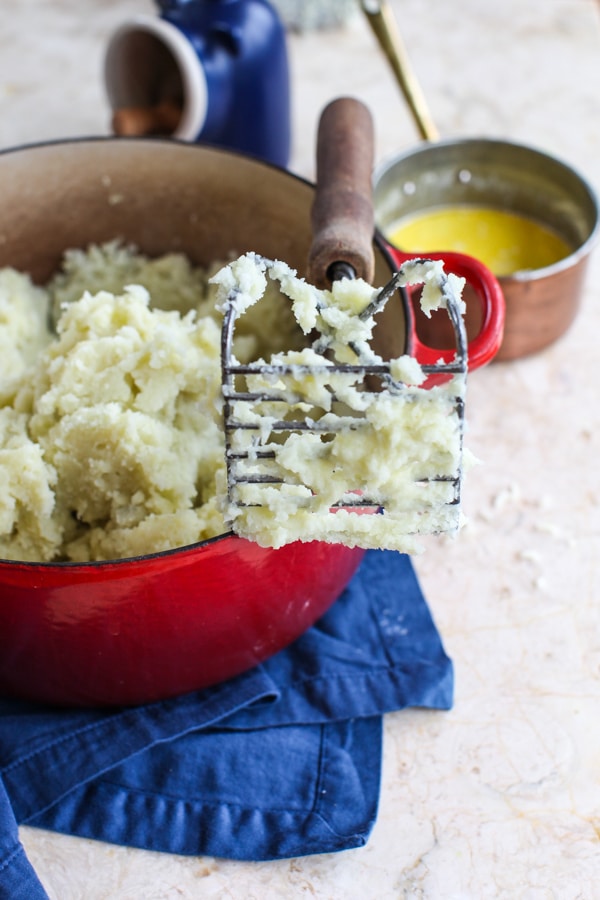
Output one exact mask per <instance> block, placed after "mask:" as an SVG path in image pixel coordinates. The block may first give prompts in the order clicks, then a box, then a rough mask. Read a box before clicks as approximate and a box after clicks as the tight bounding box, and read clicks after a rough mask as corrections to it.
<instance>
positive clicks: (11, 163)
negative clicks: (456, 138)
mask: <svg viewBox="0 0 600 900" xmlns="http://www.w3.org/2000/svg"><path fill="white" fill-rule="evenodd" d="M0 195H1V196H2V204H1V205H0V235H1V236H2V240H1V241H0V266H14V267H15V268H17V269H19V270H22V271H27V272H29V273H30V274H31V275H32V277H33V278H34V280H35V281H36V282H38V283H42V284H43V283H44V282H45V281H46V280H47V279H48V278H49V276H50V275H51V274H52V273H53V272H54V271H55V270H56V269H57V267H58V266H59V263H60V260H61V257H62V254H63V252H64V250H65V249H67V248H70V247H86V246H87V245H89V244H90V243H102V242H105V241H108V240H112V239H115V238H121V239H122V240H123V241H125V242H131V243H134V244H135V245H136V246H137V247H138V248H139V249H140V250H141V251H142V252H144V253H146V254H148V255H151V256H155V255H159V254H162V253H166V252H170V251H181V252H183V253H186V254H187V255H188V256H189V257H190V259H191V260H192V261H193V262H194V263H196V264H199V265H207V264H208V263H211V262H213V261H215V260H223V259H226V258H227V257H228V256H229V255H230V254H231V253H232V252H233V253H235V254H238V253H243V252H245V251H248V250H255V251H257V252H258V253H261V254H263V255H265V256H267V257H271V258H277V259H282V260H285V261H286V262H287V263H289V264H290V265H291V266H293V267H294V268H296V269H298V271H299V273H300V274H302V273H303V271H304V267H305V263H306V260H307V256H308V251H309V247H310V240H311V233H310V207H311V203H312V197H313V186H312V185H311V184H310V183H308V182H307V181H305V180H303V179H301V178H298V177H296V176H294V175H292V174H290V173H289V172H286V171H284V170H282V169H279V168H277V167H274V166H271V165H268V164H266V163H264V162H260V161H257V160H254V159H252V158H249V157H246V156H243V155H239V154H236V153H231V152H227V151H222V150H217V149H214V148H209V147H204V146H202V145H190V144H180V143H178V142H176V141H173V140H164V141H162V140H156V141H154V140H144V139H131V140H130V139H123V138H118V139H117V138H98V139H82V140H74V141H61V142H56V143H49V144H41V145H33V146H27V147H21V148H17V149H14V150H10V151H7V152H4V153H2V154H0ZM375 252H376V279H375V283H376V284H384V283H385V282H386V281H387V280H388V279H389V277H390V275H391V273H392V271H393V269H394V265H395V264H396V263H397V262H398V261H401V258H400V257H399V256H398V255H396V257H393V256H392V252H391V251H390V249H389V248H388V247H387V246H386V245H385V243H384V242H383V241H382V240H381V239H380V238H379V237H378V238H377V239H376V241H375ZM444 259H445V260H446V262H447V266H446V268H447V270H449V271H454V272H456V273H457V274H460V275H464V276H465V277H466V278H467V280H468V282H469V285H470V289H471V290H472V291H473V293H474V295H475V296H476V297H477V299H478V301H479V330H478V333H477V334H474V335H473V336H472V337H471V340H470V344H469V354H470V367H471V368H476V367H477V366H480V365H482V364H484V363H486V362H488V361H489V360H490V359H492V357H493V356H494V354H495V353H496V351H497V349H498V347H499V345H500V341H501V337H502V327H503V313H504V305H503V298H502V294H501V292H500V290H499V287H498V283H497V281H496V280H495V278H494V277H493V276H492V275H491V274H490V273H489V272H488V271H487V270H486V269H485V268H484V267H483V266H481V265H480V264H479V263H477V262H476V261H475V260H470V259H469V258H468V257H461V256H457V255H450V254H448V255H446V256H444ZM381 318H382V321H381V322H380V323H378V325H377V328H376V332H377V337H376V340H378V341H379V346H378V347H377V349H378V350H379V351H380V352H381V353H382V354H383V355H384V356H385V355H387V354H390V355H391V354H394V355H398V354H399V353H402V352H408V353H411V354H412V355H414V356H416V357H417V359H419V360H420V361H422V362H430V361H432V359H433V360H437V359H439V357H440V355H441V354H440V350H439V349H435V350H433V349H431V348H429V347H427V346H426V345H425V344H423V343H422V342H421V340H420V339H419V337H418V335H417V330H416V326H415V316H414V313H413V304H412V302H411V297H410V295H408V294H402V293H399V294H398V295H397V300H396V298H394V300H393V301H391V302H390V303H388V305H387V307H386V310H385V311H384V313H383V314H382V317H381ZM447 352H448V353H453V350H452V351H451V350H448V351H447ZM361 558H362V551H361V550H357V549H348V548H346V547H342V546H338V545H330V544H325V543H321V542H312V543H300V542H297V543H293V544H290V545H288V546H286V547H282V548H281V549H278V550H271V549H265V548H261V547H259V546H258V545H255V544H253V543H251V542H249V541H246V540H243V539H241V538H238V537H237V536H235V535H233V534H230V533H227V534H223V535H221V536H219V537H216V538H214V539H211V540H208V541H203V542H201V543H197V544H193V545H191V546H187V547H182V548H180V549H176V550H172V551H167V552H163V553H157V554H154V555H149V556H144V557H140V558H135V559H123V560H114V561H108V562H93V563H87V564H79V563H60V562H59V563H44V564H39V563H29V562H28V563H23V562H15V561H8V560H0V693H2V694H3V695H5V696H8V697H19V698H23V699H26V700H33V701H39V702H42V703H50V704H57V705H66V706H96V707H103V706H114V705H131V704H139V703H145V702H150V701H153V700H158V699H164V698H167V697H171V696H175V695H177V694H181V693H184V692H186V691H192V690H196V689H199V688H203V687H206V686H208V685H211V684H215V683H217V682H220V681H223V680H225V679H227V678H230V677H232V676H234V675H236V674H238V673H240V672H243V671H245V670H247V669H249V668H250V667H252V666H254V665H256V664H257V663H259V662H261V661H263V660H265V659H266V658H268V657H269V656H271V655H273V654H274V653H276V652H277V651H279V650H281V649H282V648H283V647H285V646H286V645H288V644H289V643H291V642H292V641H293V640H295V639H296V638H297V637H299V636H300V635H301V634H302V633H303V632H304V631H306V629H308V628H309V627H310V626H311V625H312V624H313V623H314V622H315V621H316V620H317V619H318V618H319V617H320V616H321V615H322V614H323V613H324V612H325V611H326V610H327V609H328V607H329V606H330V605H331V604H332V603H333V602H334V601H335V599H336V598H337V597H338V596H339V594H340V593H341V591H342V590H343V588H344V587H345V585H346V584H347V583H348V581H349V580H350V579H351V577H352V575H353V574H354V572H355V571H356V569H357V567H358V565H359V563H360V561H361Z"/></svg>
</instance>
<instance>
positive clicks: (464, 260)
mask: <svg viewBox="0 0 600 900" xmlns="http://www.w3.org/2000/svg"><path fill="white" fill-rule="evenodd" d="M388 252H389V254H390V256H391V257H392V259H393V261H394V263H395V264H396V265H398V266H400V265H402V263H404V262H406V261H407V260H409V259H414V258H415V257H417V256H422V257H423V258H426V259H441V260H442V262H443V263H444V269H445V271H446V273H449V272H452V273H453V274H455V275H458V276H459V277H461V278H465V279H466V281H467V284H469V285H470V286H471V288H472V289H473V291H474V294H475V296H476V297H477V299H478V300H479V303H480V312H481V324H480V327H479V331H478V332H477V334H476V335H475V336H474V337H471V338H470V339H469V343H468V365H469V370H473V369H478V368H479V367H480V366H484V365H486V363H488V362H490V361H491V360H492V359H493V358H494V356H495V355H496V353H497V352H498V350H499V349H500V344H501V343H502V336H503V334H504V316H505V304H504V294H503V293H502V288H501V287H500V284H499V282H498V279H497V278H496V277H495V275H493V274H492V273H491V272H490V270H489V269H488V268H487V267H486V266H484V265H483V263H481V262H479V260H477V259H474V258H473V257H472V256H467V255H466V254H464V253H452V252H448V253H424V254H418V253H404V252H402V251H400V250H398V249H396V248H395V247H392V246H390V245H389V244H388ZM415 302H416V301H415ZM411 337H412V346H411V348H410V349H411V352H412V355H413V356H415V358H416V359H417V361H418V362H419V363H421V364H422V365H428V364H435V363H437V362H438V361H439V360H440V359H443V360H444V361H445V362H451V361H452V359H453V358H454V355H455V353H456V348H455V347H450V348H434V347H430V346H428V345H427V344H426V343H423V342H422V341H421V340H420V339H419V337H418V336H417V333H416V329H415V328H414V326H413V334H412V336H411Z"/></svg>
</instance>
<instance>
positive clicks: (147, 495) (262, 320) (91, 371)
mask: <svg viewBox="0 0 600 900" xmlns="http://www.w3.org/2000/svg"><path fill="white" fill-rule="evenodd" d="M257 259H259V258H256V257H254V256H253V255H252V254H250V255H248V256H246V257H242V258H240V259H239V260H237V261H235V262H234V263H231V264H228V265H223V263H218V262H217V261H215V263H214V265H213V266H212V267H211V268H210V270H204V269H200V268H198V267H194V266H192V265H191V264H190V262H189V261H188V260H187V259H186V258H185V257H184V256H182V255H180V254H169V255H167V256H164V257H161V258H159V259H154V260H150V259H148V258H146V257H144V256H143V255H142V254H140V253H138V252H136V251H135V250H134V249H132V248H130V247H123V246H121V245H120V244H118V243H116V242H113V243H109V244H106V245H104V246H101V247H98V246H95V247H90V248H89V249H88V250H86V251H83V250H71V251H68V252H67V253H66V254H65V259H64V262H63V266H62V269H61V271H60V272H59V273H58V274H57V275H56V276H55V277H54V278H53V279H52V280H51V281H50V283H49V284H48V285H46V287H45V288H41V287H38V286H35V285H33V284H32V282H31V281H30V279H29V278H28V277H27V276H26V275H23V274H20V273H18V272H15V271H13V270H11V269H5V270H2V271H0V352H2V354H3V359H4V360H7V362H8V365H5V366H4V367H3V370H2V374H0V557H2V558H5V559H15V560H26V561H27V560H29V561H58V560H68V561H75V562H87V561H92V560H107V559H117V558H125V557H132V556H139V555H145V554H149V553H155V552H159V551H162V550H168V549H173V548H176V547H181V546H185V545H187V544H191V543H194V542H196V541H200V540H204V539H207V538H211V537H215V536H217V535H219V534H222V533H224V532H226V531H227V530H229V528H230V527H231V526H233V527H234V528H235V530H236V531H237V532H238V533H239V534H242V535H243V536H246V537H249V538H251V539H253V540H257V541H258V542H259V543H261V544H263V545H267V546H280V545H282V544H284V543H288V542H289V541H291V540H295V539H300V540H313V539H316V538H318V539H324V540H332V541H341V542H343V543H347V544H349V545H354V544H359V545H361V546H387V547H394V548H396V549H400V550H405V551H407V552H412V551H413V550H415V549H416V546H415V543H414V541H413V540H412V538H411V537H410V536H409V534H408V533H409V532H410V530H411V528H412V527H413V525H414V524H415V522H416V521H417V519H416V518H415V516H416V514H417V513H422V507H423V496H424V491H423V488H422V485H421V479H422V478H423V477H424V476H426V475H428V474H431V473H432V471H435V472H437V473H438V474H439V473H441V474H442V475H446V474H447V473H453V472H454V471H455V469H456V466H457V460H458V458H459V456H460V453H461V451H462V445H461V440H460V435H459V432H458V429H457V424H456V420H455V418H454V417H453V414H452V413H453V410H452V409H451V407H452V404H453V403H454V399H455V397H454V394H455V393H456V390H457V388H456V385H455V384H454V383H453V384H451V385H450V388H449V389H448V388H440V389H439V390H438V389H434V390H433V391H430V390H425V389H421V388H419V387H418V385H419V384H420V382H421V381H422V379H423V373H422V372H421V369H420V367H419V366H418V364H417V363H416V362H415V361H414V360H412V359H410V358H408V357H401V358H399V359H397V360H393V361H392V362H391V363H390V364H389V369H390V376H391V378H392V380H394V379H396V380H403V381H407V382H408V383H409V384H411V385H412V386H413V387H412V388H411V391H409V392H408V393H407V394H406V395H405V396H404V400H403V401H401V402H398V400H397V398H396V400H394V396H393V395H394V392H393V391H391V392H388V391H384V392H383V393H381V394H380V395H379V396H375V395H374V394H372V393H369V392H368V391H367V392H365V391H364V390H362V389H361V388H360V387H359V386H357V383H356V379H353V378H352V377H348V376H346V375H339V376H337V375H336V376H334V378H333V380H332V379H329V378H328V376H327V374H325V375H323V373H322V372H320V371H319V366H321V367H322V365H323V364H324V363H325V364H326V365H328V364H329V363H328V362H326V360H325V359H324V355H323V354H324V353H325V351H326V352H327V353H328V354H329V355H331V354H333V357H334V359H335V361H336V362H339V361H342V362H343V361H350V362H351V361H353V360H354V361H355V360H356V353H357V351H358V356H359V359H360V360H361V361H362V362H365V361H366V362H374V361H375V362H376V361H377V358H376V357H375V356H374V355H373V354H372V351H371V350H370V347H369V340H370V335H371V329H372V326H373V322H372V318H367V319H366V320H364V319H359V313H360V311H361V310H362V309H363V308H364V306H365V304H366V303H368V302H369V300H370V299H371V298H372V297H373V295H374V289H373V288H372V287H370V286H369V285H366V284H365V283H364V282H341V283H338V284H336V285H334V286H333V289H332V291H331V292H320V291H317V290H316V288H314V287H312V286H311V285H309V284H307V283H306V282H305V281H303V280H302V279H299V278H297V277H296V275H295V273H294V272H293V271H292V270H290V269H288V267H287V266H285V264H283V263H279V262H275V263H273V264H272V271H271V276H272V277H271V279H270V280H268V279H266V278H265V277H264V271H262V270H261V266H260V265H258V266H257V262H256V261H257ZM419 271H420V270H419ZM436 272H437V270H436ZM426 274H427V279H425V280H426V282H428V280H429V281H430V282H431V284H429V283H426V288H425V291H424V302H425V303H427V304H429V305H435V304H436V303H437V304H438V305H439V302H440V300H442V299H443V298H442V297H441V295H440V292H439V290H438V289H437V287H435V285H437V283H438V281H439V277H438V275H437V274H436V275H435V278H433V280H431V279H429V275H430V274H432V273H431V272H430V271H429V270H427V273H426ZM433 274H435V273H433ZM436 279H437V281H436ZM432 285H433V287H432ZM282 292H283V294H287V295H288V297H290V298H291V300H292V303H291V305H290V304H289V303H288V304H285V303H281V293H282ZM231 296H235V301H234V302H235V303H236V304H237V306H238V310H237V312H238V313H243V315H239V318H238V319H237V321H236V327H235V335H234V341H233V347H232V361H233V362H235V363H236V364H237V363H242V364H243V363H245V362H250V361H256V360H260V359H264V360H274V361H275V362H277V361H279V362H283V363H284V364H286V365H288V364H292V365H293V366H296V367H297V368H294V369H293V371H292V374H291V377H288V376H286V379H287V380H285V379H284V382H282V383H281V384H280V385H279V387H280V388H282V389H283V393H284V395H285V396H284V405H285V407H286V409H287V412H286V411H285V410H284V413H283V414H284V415H289V414H291V415H302V414H304V413H307V411H308V412H311V411H312V410H314V408H315V406H318V407H319V408H320V413H319V414H320V416H322V417H323V418H324V420H325V421H326V417H327V415H333V416H335V417H336V418H337V419H340V404H341V421H342V423H343V420H344V414H345V412H344V411H347V412H349V414H350V417H351V418H352V419H353V421H351V422H350V423H349V426H348V428H345V427H343V428H342V432H341V433H339V434H337V435H336V436H335V437H334V438H333V439H331V438H328V439H326V440H325V441H322V440H321V439H320V438H319V436H318V434H313V433H307V434H301V435H297V434H296V435H291V437H290V438H289V439H288V440H284V441H282V440H279V439H278V438H277V437H275V438H273V436H272V435H271V425H272V423H273V422H274V421H275V420H276V418H277V417H278V416H280V415H281V414H282V413H281V406H280V405H279V407H278V405H277V403H275V404H273V403H272V402H270V401H268V402H265V403H263V404H262V405H261V404H260V403H259V404H258V405H257V406H255V408H254V409H251V408H249V407H248V406H247V404H244V403H242V404H238V405H237V406H236V414H238V418H239V419H241V420H243V419H244V417H246V420H247V422H249V423H250V424H256V422H258V425H259V427H258V431H257V430H256V429H255V430H252V429H250V430H248V431H244V430H243V429H240V430H238V431H236V437H235V440H237V441H238V442H239V444H238V446H241V448H242V449H243V450H244V451H248V462H249V465H250V469H252V468H253V467H256V466H258V469H259V470H260V471H262V466H263V463H262V462H258V463H257V461H256V460H257V454H258V453H259V452H260V450H261V449H265V448H266V449H267V451H269V452H270V451H273V453H274V454H275V457H276V465H277V467H278V471H280V472H282V473H283V478H282V481H283V482H284V484H281V485H273V486H268V485H267V487H266V489H265V488H264V487H260V488H259V489H258V492H259V493H258V494H256V490H257V488H256V486H255V485H253V484H244V485H243V486H242V491H243V492H245V493H244V495H243V496H244V502H243V503H241V504H240V503H238V501H237V497H238V495H234V493H233V491H232V490H231V489H230V490H229V492H228V490H227V484H228V481H227V479H228V476H229V478H231V471H228V468H227V466H226V462H225V431H224V428H223V393H222V384H221V364H220V363H221V325H222V315H223V310H224V308H225V306H226V301H227V298H229V299H230V300H231ZM258 299H260V300H261V303H257V300H258ZM315 329H316V331H317V332H318V333H320V334H321V335H323V336H324V338H325V344H326V345H327V346H326V347H325V345H324V346H323V347H319V345H318V343H317V345H313V347H307V346H306V343H307V341H306V335H307V334H308V333H309V332H313V331H314V330H315ZM313 364H315V365H316V367H317V368H316V369H315V370H314V371H311V372H310V373H309V374H308V375H307V373H306V370H305V369H303V368H302V367H304V366H306V365H309V366H312V365H313ZM272 381H273V379H272V378H271V376H270V374H268V373H267V375H266V378H265V376H264V373H263V374H259V375H258V376H251V377H250V378H249V380H248V382H247V387H249V388H250V389H254V390H263V389H264V388H265V387H272ZM332 398H334V401H335V402H334V403H333V405H332ZM357 415H358V416H360V417H361V420H362V421H364V422H366V423H367V426H368V431H367V432H361V433H360V435H359V437H358V438H357V433H358V432H357V431H356V428H355V425H356V422H357ZM257 433H258V434H259V435H260V440H258V441H257V439H256V435H257ZM267 465H270V463H268V464H267ZM236 471H237V470H236ZM365 477H366V479H367V481H368V483H369V486H370V487H371V488H373V496H374V498H375V500H377V502H379V500H380V499H381V498H387V500H388V501H389V500H390V498H391V500H392V502H391V504H390V503H389V502H388V504H387V512H388V513H391V514H392V516H391V518H390V515H388V516H387V517H386V515H372V514H368V515H365V516H363V515H356V514H354V513H353V512H348V511H345V510H339V511H338V512H336V513H331V512H330V511H329V509H328V508H324V506H323V505H324V504H325V507H327V505H328V504H329V503H333V502H334V500H335V498H336V497H338V496H339V495H340V494H342V495H345V491H346V488H347V487H348V484H350V490H351V489H352V486H353V484H354V483H358V482H359V481H361V479H362V480H364V479H365ZM229 486H230V488H231V481H230V482H229ZM430 488H431V490H430V491H429V495H430V498H431V497H432V498H433V507H434V512H435V515H437V518H435V520H434V522H433V528H431V529H428V530H434V529H435V528H437V527H438V526H439V527H440V528H441V530H446V526H447V524H448V523H449V522H450V523H451V524H452V525H453V524H455V523H456V521H457V507H456V506H454V507H453V506H451V505H449V504H451V499H450V494H451V492H452V490H453V488H452V486H451V485H449V484H448V483H446V482H441V483H438V484H432V485H431V486H430ZM399 495H402V498H403V499H402V502H401V503H400V504H399V505H397V506H396V507H394V502H395V500H394V498H398V496H399ZM257 497H259V499H258V501H257V502H258V503H259V504H260V505H259V506H254V505H253V504H254V503H255V502H256V498H257ZM315 497H316V498H317V506H315V504H314V502H313V501H314V498H315ZM428 502H429V501H428ZM444 507H446V509H445V510H444V509H443V508H444ZM440 510H441V512H440ZM371 512H372V511H371ZM438 513H439V515H438ZM428 515H430V516H431V515H432V514H431V513H430V512H429V510H426V511H425V518H427V516H428ZM419 521H420V522H421V523H422V522H423V517H422V515H421V519H420V520H419ZM391 522H392V523H393V524H394V527H393V528H392V529H390V523H391Z"/></svg>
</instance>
